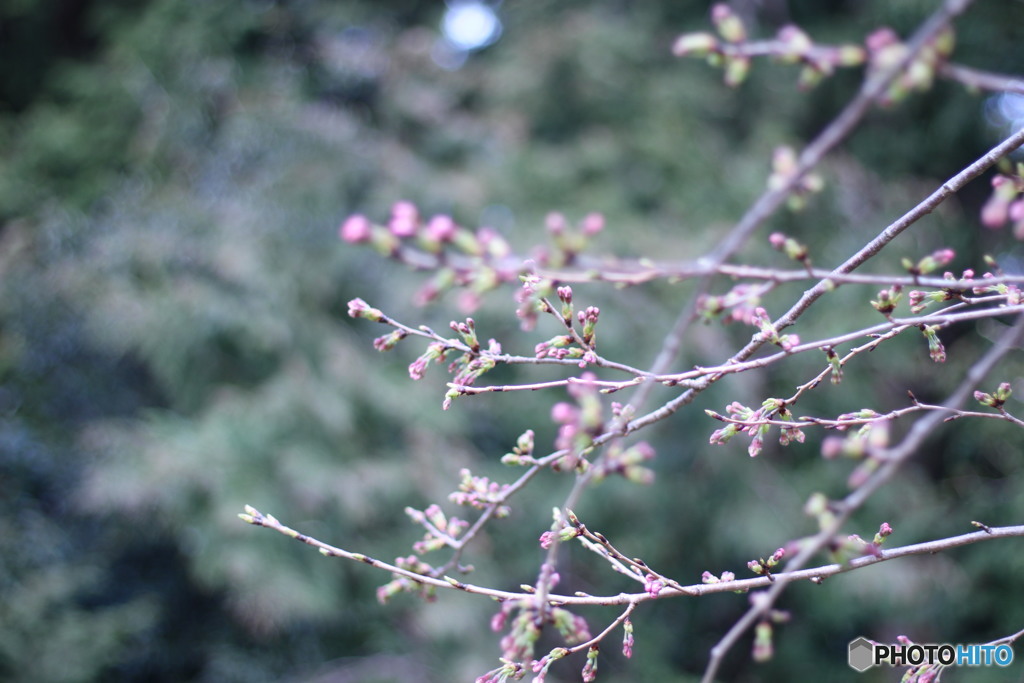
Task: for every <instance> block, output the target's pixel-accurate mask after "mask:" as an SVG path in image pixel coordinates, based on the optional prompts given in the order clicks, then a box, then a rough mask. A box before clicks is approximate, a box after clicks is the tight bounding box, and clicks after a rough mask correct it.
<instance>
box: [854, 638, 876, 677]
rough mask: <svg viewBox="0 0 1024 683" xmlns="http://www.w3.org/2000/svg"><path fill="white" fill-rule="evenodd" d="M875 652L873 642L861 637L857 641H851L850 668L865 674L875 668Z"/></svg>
mask: <svg viewBox="0 0 1024 683" xmlns="http://www.w3.org/2000/svg"><path fill="white" fill-rule="evenodd" d="M874 650H875V648H874V647H873V646H872V645H871V642H870V641H869V640H868V639H867V638H864V637H863V636H861V637H860V638H858V639H857V640H851V641H850V658H849V663H850V668H851V669H853V670H855V671H857V672H859V673H864V672H865V671H867V670H868V669H870V668H871V667H872V666H874Z"/></svg>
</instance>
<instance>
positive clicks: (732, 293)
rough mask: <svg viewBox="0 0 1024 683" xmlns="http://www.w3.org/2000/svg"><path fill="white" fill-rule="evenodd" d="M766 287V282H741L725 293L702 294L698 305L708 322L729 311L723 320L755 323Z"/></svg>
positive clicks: (746, 323) (748, 323) (747, 323)
mask: <svg viewBox="0 0 1024 683" xmlns="http://www.w3.org/2000/svg"><path fill="white" fill-rule="evenodd" d="M766 287H767V285H764V284H750V283H740V284H738V285H736V286H734V287H733V288H732V289H730V290H729V291H728V292H726V293H725V294H722V295H715V296H711V295H703V296H701V297H700V299H699V300H698V301H697V307H698V310H699V311H700V314H701V317H703V318H704V320H705V321H706V322H707V321H711V320H712V319H714V318H717V317H718V316H720V315H722V314H723V313H725V311H729V315H727V316H726V317H725V318H724V319H723V322H726V323H730V322H739V323H742V324H744V325H753V324H754V316H755V314H756V311H757V309H758V308H759V307H760V306H761V295H762V294H763V293H764V291H765V289H766Z"/></svg>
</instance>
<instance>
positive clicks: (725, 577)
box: [700, 571, 736, 584]
mask: <svg viewBox="0 0 1024 683" xmlns="http://www.w3.org/2000/svg"><path fill="white" fill-rule="evenodd" d="M735 580H736V574H734V573H733V572H722V574H721V575H720V576H715V575H714V574H712V573H711V572H709V571H705V572H704V573H703V574H701V575H700V582H701V583H707V584H715V583H729V582H730V581H735Z"/></svg>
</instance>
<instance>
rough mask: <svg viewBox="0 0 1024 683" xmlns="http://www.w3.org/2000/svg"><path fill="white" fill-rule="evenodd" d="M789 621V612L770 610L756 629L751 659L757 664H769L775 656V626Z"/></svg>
mask: <svg viewBox="0 0 1024 683" xmlns="http://www.w3.org/2000/svg"><path fill="white" fill-rule="evenodd" d="M787 621H789V612H786V611H784V610H777V609H773V610H769V611H768V614H766V615H765V616H764V617H763V618H762V619H761V621H759V622H758V623H757V626H755V627H754V646H753V652H752V654H751V657H752V658H753V660H754V661H755V662H767V661H769V660H770V659H771V658H772V657H773V656H774V655H775V646H774V645H773V644H772V636H773V633H774V624H782V623H785V622H787Z"/></svg>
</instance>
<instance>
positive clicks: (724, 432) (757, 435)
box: [704, 398, 805, 458]
mask: <svg viewBox="0 0 1024 683" xmlns="http://www.w3.org/2000/svg"><path fill="white" fill-rule="evenodd" d="M704 412H705V413H707V415H708V416H709V417H713V418H715V419H716V420H720V421H722V422H727V424H726V425H725V426H724V427H722V428H721V429H716V430H715V431H714V432H712V434H711V439H710V441H709V442H710V443H711V444H712V445H714V444H725V443H728V442H729V439H731V438H732V437H734V436H736V435H737V434H739V433H741V432H746V433H747V434H750V436H751V439H750V445H749V446H748V447H747V453H748V454H749V455H750V457H752V458H753V457H754V456H756V455H757V454H758V453H760V452H761V449H762V448H764V438H765V436H767V435H768V432H769V431H770V430H771V425H770V424H768V420H771V419H773V418H777V419H779V420H782V421H786V422H792V421H793V413H792V412H791V411H790V410H789V407H788V406H787V405H786V402H785V401H783V400H782V399H778V398H768V399H765V400H764V401H763V402H762V403H761V407H760V408H758V409H757V410H754V409H753V408H748V407H747V406H745V405H743V404H742V403H739V402H738V401H733V402H732V403H730V404H729V405H727V406H726V407H725V412H726V413H728V414H729V415H730V416H731V418H732V420H731V421H730V420H728V419H727V418H724V417H722V416H721V415H719V414H718V413H716V412H715V411H713V410H705V411H704ZM804 438H805V435H804V433H803V430H801V429H800V428H799V427H797V426H795V425H794V426H792V427H785V426H784V427H782V428H781V430H780V433H779V443H780V444H781V445H783V446H788V445H789V444H790V443H792V442H794V441H796V442H798V443H803V442H804Z"/></svg>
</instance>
